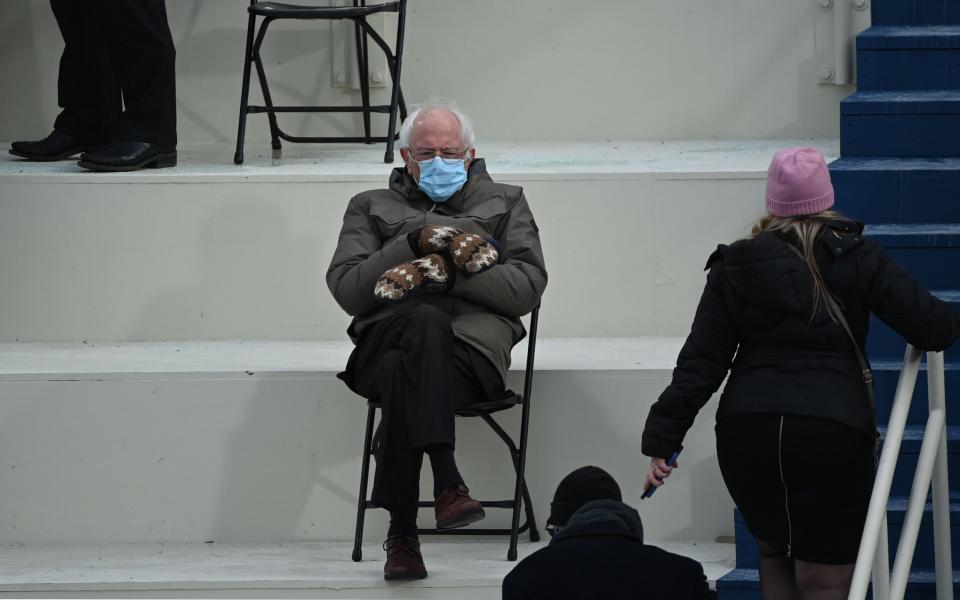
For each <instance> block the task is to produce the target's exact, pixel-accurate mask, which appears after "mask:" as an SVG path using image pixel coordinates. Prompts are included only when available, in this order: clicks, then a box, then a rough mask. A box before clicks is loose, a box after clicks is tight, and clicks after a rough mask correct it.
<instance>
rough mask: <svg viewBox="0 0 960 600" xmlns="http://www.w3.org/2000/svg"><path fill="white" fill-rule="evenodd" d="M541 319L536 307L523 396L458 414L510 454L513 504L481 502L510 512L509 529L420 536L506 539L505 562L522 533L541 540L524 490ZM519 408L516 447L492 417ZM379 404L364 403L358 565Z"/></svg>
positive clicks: (356, 548)
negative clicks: (478, 422)
mask: <svg viewBox="0 0 960 600" xmlns="http://www.w3.org/2000/svg"><path fill="white" fill-rule="evenodd" d="M539 316H540V307H539V306H537V307H536V308H534V309H533V312H532V313H531V314H530V331H529V334H528V339H527V363H526V369H525V372H524V380H523V394H518V393H516V392H512V391H510V390H507V391H506V393H505V394H504V397H503V399H502V400H497V401H494V402H484V403H480V404H473V405H471V406H467V407H464V408H461V409H459V410H457V413H456V414H457V416H459V417H479V418H481V419H483V421H484V422H485V423H486V424H487V425H489V426H490V428H491V429H493V431H494V433H496V434H497V436H498V437H499V438H500V439H501V440H502V441H503V443H504V445H505V446H506V447H507V451H508V452H509V454H510V460H511V462H512V463H513V468H514V472H515V474H516V481H515V485H514V495H513V499H512V500H480V504H481V505H482V506H483V507H484V508H508V509H511V510H512V511H513V514H512V520H511V522H510V528H509V529H484V528H470V527H465V528H460V529H442V530H440V529H427V528H422V529H418V530H417V531H418V533H419V534H421V535H509V536H510V545H509V548H508V550H507V560H516V559H517V540H518V538H519V536H520V534H521V533H523V532H525V531H529V532H530V541H533V542H537V541H539V540H540V532H539V531H538V530H537V521H536V518H535V517H534V514H533V503H532V502H531V501H530V493H529V491H528V490H527V484H526V479H525V477H524V473H525V472H526V464H527V432H528V429H529V422H530V398H531V393H532V391H533V365H534V353H535V351H536V345H537V324H538V320H539ZM515 406H519V407H520V408H521V411H522V412H521V417H520V441H519V444H517V443H515V442H514V441H513V438H511V437H510V434H508V433H507V432H506V431H505V430H504V429H503V427H501V426H500V424H499V423H497V421H496V420H495V419H494V418H493V416H492V415H493V414H494V413H497V412H500V411H503V410H507V409H510V408H513V407H515ZM378 408H380V404H379V403H377V402H373V401H368V402H367V426H366V432H365V435H364V442H363V460H362V462H361V467H360V494H359V498H358V502H357V528H356V533H355V534H354V539H353V560H354V561H360V560H361V558H362V556H363V555H362V550H361V544H362V542H363V523H364V516H365V514H366V511H367V510H368V509H371V508H380V507H379V506H377V505H376V504H374V503H373V502H371V501H370V500H369V499H368V498H367V486H368V479H369V475H370V457H371V456H373V452H374V449H375V448H376V446H377V442H378V440H379V438H380V435H381V432H382V429H381V426H382V423H381V424H380V425H378V426H377V428H376V432H374V421H375V420H376V411H377V409H378ZM419 506H420V508H433V506H434V502H433V501H421V502H420V503H419ZM521 509H522V510H523V512H524V513H525V522H524V523H522V524H521V523H520V512H521Z"/></svg>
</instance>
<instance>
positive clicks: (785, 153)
mask: <svg viewBox="0 0 960 600" xmlns="http://www.w3.org/2000/svg"><path fill="white" fill-rule="evenodd" d="M831 206H833V185H832V184H831V183H830V171H829V170H827V163H826V162H824V160H823V155H821V154H820V152H819V151H817V150H815V149H814V148H784V149H783V150H779V151H778V152H777V153H776V154H774V155H773V160H772V161H770V168H769V169H768V170H767V210H768V211H769V212H770V214H772V215H776V216H778V217H794V216H797V215H812V214H814V213H818V212H820V211H822V210H827V209H828V208H830V207H831Z"/></svg>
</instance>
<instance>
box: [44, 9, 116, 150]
mask: <svg viewBox="0 0 960 600" xmlns="http://www.w3.org/2000/svg"><path fill="white" fill-rule="evenodd" d="M50 7H51V8H52V9H53V14H54V16H55V17H56V19H57V25H59V27H60V33H61V35H62V36H63V43H64V47H63V55H61V57H60V73H59V78H58V80H57V102H58V104H59V105H60V107H61V108H63V111H62V112H61V113H60V115H59V116H58V117H57V120H56V121H55V122H54V128H55V129H58V130H60V131H62V132H64V133H67V134H69V135H72V136H73V137H76V138H80V139H83V140H91V141H108V140H109V139H110V138H111V127H112V124H113V122H114V121H115V120H116V118H117V117H118V115H119V114H120V88H119V85H118V84H117V81H116V79H115V78H114V77H113V66H112V63H111V57H110V52H109V47H108V45H107V44H105V43H104V36H105V35H106V32H105V31H104V29H105V27H104V23H103V21H102V19H101V18H100V14H101V12H102V10H103V4H102V3H101V2H98V1H90V0H51V2H50Z"/></svg>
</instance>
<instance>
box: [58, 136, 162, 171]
mask: <svg viewBox="0 0 960 600" xmlns="http://www.w3.org/2000/svg"><path fill="white" fill-rule="evenodd" d="M77 164H78V165H80V166H81V167H83V168H85V169H90V170H91V171H136V170H138V169H143V168H147V169H163V168H165V167H175V166H176V165H177V148H176V147H175V146H165V145H163V144H151V143H149V142H129V141H118V142H111V143H110V145H108V146H105V147H104V148H102V149H100V150H91V151H89V152H84V153H83V154H82V155H80V162H79V163H77Z"/></svg>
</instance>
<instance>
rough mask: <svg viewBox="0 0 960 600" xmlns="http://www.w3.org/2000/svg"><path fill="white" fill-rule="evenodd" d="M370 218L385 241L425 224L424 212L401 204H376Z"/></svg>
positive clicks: (371, 210) (372, 208)
mask: <svg viewBox="0 0 960 600" xmlns="http://www.w3.org/2000/svg"><path fill="white" fill-rule="evenodd" d="M370 218H371V219H373V223H374V225H375V226H376V228H377V232H378V233H379V234H380V239H381V240H384V241H387V240H390V239H393V238H395V237H396V236H398V235H400V234H402V233H407V232H409V231H413V230H414V229H416V228H417V227H422V226H423V222H424V221H423V213H422V212H420V211H418V210H416V209H415V208H413V207H411V206H404V205H402V204H399V203H389V204H388V203H378V204H374V205H373V206H371V207H370Z"/></svg>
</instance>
